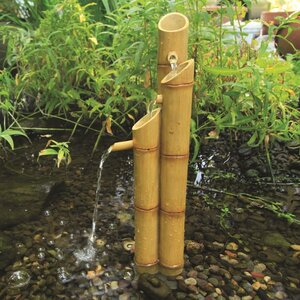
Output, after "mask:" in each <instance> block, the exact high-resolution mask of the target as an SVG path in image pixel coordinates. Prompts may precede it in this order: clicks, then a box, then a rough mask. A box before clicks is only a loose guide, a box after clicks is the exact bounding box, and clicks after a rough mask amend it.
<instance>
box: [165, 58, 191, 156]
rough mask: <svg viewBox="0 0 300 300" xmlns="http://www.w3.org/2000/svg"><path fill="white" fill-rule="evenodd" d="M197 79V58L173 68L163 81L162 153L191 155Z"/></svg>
mask: <svg viewBox="0 0 300 300" xmlns="http://www.w3.org/2000/svg"><path fill="white" fill-rule="evenodd" d="M193 83H194V60H193V59H191V60H188V61H186V62H184V63H182V64H180V65H179V66H178V67H177V70H176V71H172V72H170V73H169V74H168V75H167V76H166V77H165V78H164V79H163V80H162V82H161V84H162V94H163V110H162V132H161V135H162V136H161V153H162V154H163V155H177V156H178V155H185V156H186V155H188V154H189V145H190V134H189V133H190V120H191V109H192V92H193Z"/></svg>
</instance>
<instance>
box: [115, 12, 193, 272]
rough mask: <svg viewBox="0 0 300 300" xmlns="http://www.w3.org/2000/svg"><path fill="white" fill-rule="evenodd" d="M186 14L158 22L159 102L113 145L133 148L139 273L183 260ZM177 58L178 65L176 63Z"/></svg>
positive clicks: (189, 71) (189, 66)
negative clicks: (128, 138)
mask: <svg viewBox="0 0 300 300" xmlns="http://www.w3.org/2000/svg"><path fill="white" fill-rule="evenodd" d="M188 26H189V22H188V19H187V18H186V17H185V16H184V15H182V14H180V13H170V14H167V15H165V16H164V17H162V18H161V20H160V21H159V23H158V29H159V49H158V91H159V93H160V95H158V97H157V101H156V102H157V104H160V105H161V107H160V108H157V109H155V110H154V111H152V112H150V113H148V114H147V115H145V116H144V117H143V118H141V119H140V120H139V121H138V122H137V123H136V124H135V125H134V126H133V128H132V136H133V139H132V140H131V141H126V142H119V143H115V144H114V145H113V146H112V148H111V149H112V151H121V150H127V149H132V148H133V151H134V182H135V187H134V206H135V263H136V268H137V271H138V272H140V273H144V272H147V273H156V272H158V271H160V272H161V273H162V274H164V275H168V276H176V275H178V274H180V273H181V272H182V269H183V264H184V221H185V207H186V184H187V171H188V159H189V140H190V136H189V134H190V118H191V106H192V89H193V82H194V61H193V60H187V43H188ZM177 63H178V66H176V65H177Z"/></svg>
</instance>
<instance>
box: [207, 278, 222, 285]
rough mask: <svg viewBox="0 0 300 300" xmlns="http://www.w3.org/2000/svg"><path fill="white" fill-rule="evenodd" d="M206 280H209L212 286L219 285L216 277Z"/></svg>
mask: <svg viewBox="0 0 300 300" xmlns="http://www.w3.org/2000/svg"><path fill="white" fill-rule="evenodd" d="M208 282H210V283H211V284H212V285H213V286H214V287H218V286H219V280H218V279H217V278H214V277H211V278H208Z"/></svg>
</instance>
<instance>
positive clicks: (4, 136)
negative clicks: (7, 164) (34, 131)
mask: <svg viewBox="0 0 300 300" xmlns="http://www.w3.org/2000/svg"><path fill="white" fill-rule="evenodd" d="M13 136H24V137H26V138H28V136H27V135H26V133H24V132H22V131H20V130H14V129H5V130H2V127H1V125H0V146H1V147H2V148H4V146H3V141H6V142H7V143H8V144H9V146H10V148H11V149H12V150H14V148H15V144H14V140H13Z"/></svg>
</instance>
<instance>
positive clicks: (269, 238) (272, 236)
mask: <svg viewBox="0 0 300 300" xmlns="http://www.w3.org/2000/svg"><path fill="white" fill-rule="evenodd" d="M263 243H264V244H265V245H266V246H269V247H279V248H289V247H290V243H289V242H288V241H287V240H286V239H285V237H284V236H283V235H282V234H281V233H279V232H269V233H267V234H266V235H265V236H264V237H263Z"/></svg>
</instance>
